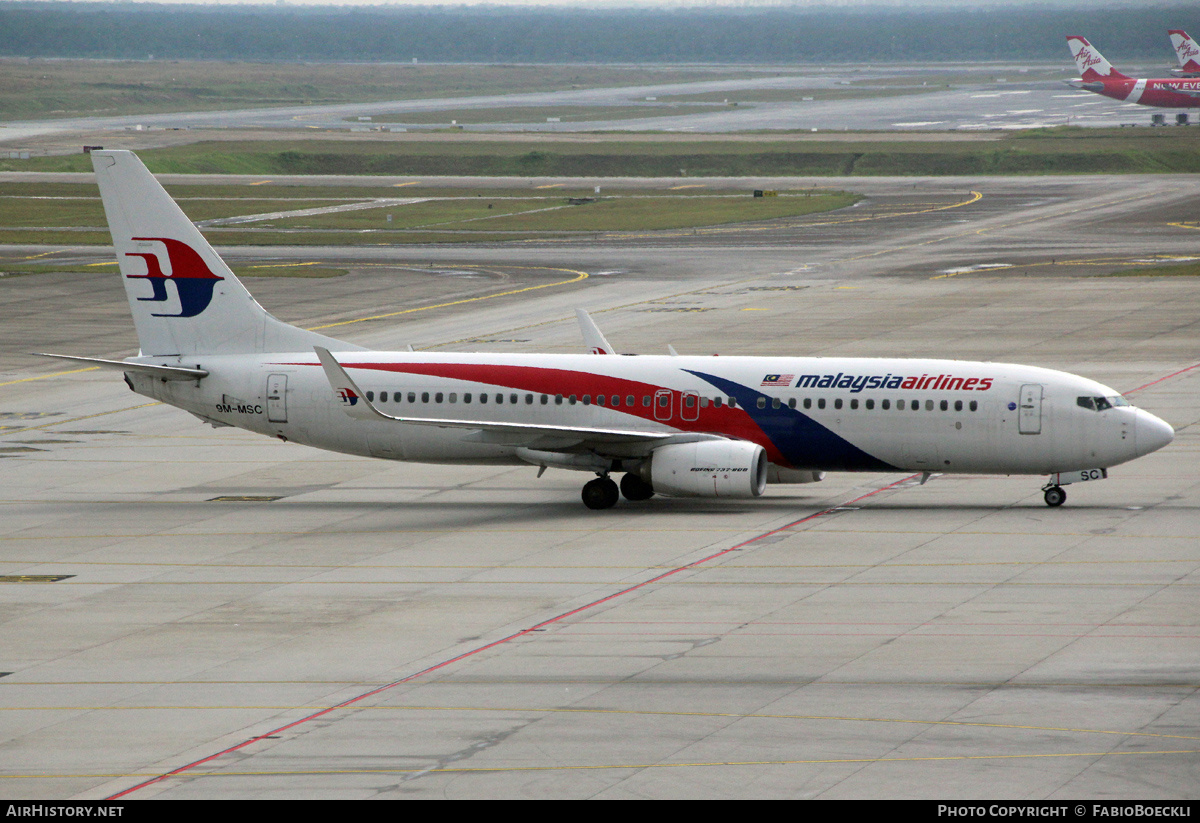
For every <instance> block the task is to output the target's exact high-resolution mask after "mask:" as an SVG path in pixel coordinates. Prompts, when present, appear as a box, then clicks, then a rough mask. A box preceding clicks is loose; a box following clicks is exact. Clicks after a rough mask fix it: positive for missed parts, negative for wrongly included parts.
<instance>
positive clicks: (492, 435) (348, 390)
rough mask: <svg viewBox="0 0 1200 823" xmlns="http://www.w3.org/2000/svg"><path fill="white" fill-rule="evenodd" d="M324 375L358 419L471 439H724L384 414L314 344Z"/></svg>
mask: <svg viewBox="0 0 1200 823" xmlns="http://www.w3.org/2000/svg"><path fill="white" fill-rule="evenodd" d="M313 349H314V350H315V351H316V353H317V357H319V358H320V360H321V367H322V368H323V369H324V370H325V377H326V378H328V380H329V385H330V386H331V387H332V388H333V392H334V394H336V395H337V396H338V397H340V398H341V400H342V409H343V410H344V411H345V412H346V414H348V415H350V416H351V417H353V418H355V419H357V420H369V421H375V422H384V421H388V422H393V423H409V424H412V425H416V426H437V427H440V428H453V429H467V430H473V431H475V432H478V433H479V434H478V435H476V436H473V437H471V438H470V439H472V440H482V441H484V442H493V443H502V444H504V445H512V446H519V445H530V444H532V445H537V446H539V447H541V448H546V447H550V444H549V443H547V442H546V441H548V440H549V441H558V443H557V445H558V447H564V448H565V447H567V446H568V445H569V446H576V445H579V444H583V443H595V444H598V445H599V444H633V443H646V444H653V445H655V446H657V445H661V444H664V443H667V442H678V441H694V440H708V439H712V440H724V439H726V438H723V437H720V436H718V435H706V434H694V433H691V432H686V433H685V432H676V431H658V432H653V431H644V430H638V429H608V428H596V427H593V426H551V425H545V424H542V423H515V422H501V421H496V420H470V419H466V418H444V417H405V416H396V415H391V414H385V413H384V412H381V411H380V410H379V409H378V408H376V407H375V406H374V405H373V404H372V403H371V401H369V400H367V397H366V394H365V393H364V392H363V391H362V390H361V389H359V388H358V385H357V384H355V382H354V380H353V379H352V378H351V377H350V375H349V374H347V373H346V370H345V369H343V368H342V366H341V364H340V363H338V362H337V359H336V358H334V356H333V355H332V354H330V353H329V350H328V349H324V348H321V347H320V346H314V347H313Z"/></svg>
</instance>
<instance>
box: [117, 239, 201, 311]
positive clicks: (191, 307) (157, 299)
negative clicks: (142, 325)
mask: <svg viewBox="0 0 1200 823" xmlns="http://www.w3.org/2000/svg"><path fill="white" fill-rule="evenodd" d="M133 239H134V240H139V241H157V242H159V243H162V244H163V245H164V246H166V248H167V261H168V262H169V263H170V266H171V273H170V274H165V273H164V272H163V270H162V264H161V261H160V260H159V255H158V253H157V252H126V253H125V256H126V257H140V258H142V259H143V260H145V261H146V272H147V273H146V274H127V275H125V276H126V277H127V278H128V279H130V280H147V281H149V282H150V285H151V287H152V288H153V289H154V291H153V293H152V295H151V296H150V297H139V298H138V300H139V301H142V302H151V303H165V302H167V301H168V300H170V295H169V294H168V293H167V281H170V282H172V283H174V284H175V292H176V294H178V295H179V313H178V314H165V313H163V314H159V313H157V312H156V313H154V315H153V316H154V317H195V316H196V315H198V314H200V312H202V311H204V310H205V309H207V308H208V304H209V303H211V302H212V298H213V289H214V288H216V285H217V283H218V282H219V281H221V280H224V279H225V278H224V277H218V276H217V275H215V274H213V273H212V271H211V270H210V269H209V268H208V265H207V264H206V263H205V262H204V259H203V258H202V257H201V256H200V255H199V254H197V253H196V250H195V249H193V248H192V247H191V246H189V245H188V244H186V243H182V242H180V241H178V240H174V239H172V238H170V237H135V238H133Z"/></svg>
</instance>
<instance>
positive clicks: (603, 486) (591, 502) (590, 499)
mask: <svg viewBox="0 0 1200 823" xmlns="http://www.w3.org/2000/svg"><path fill="white" fill-rule="evenodd" d="M582 496H583V505H585V506H587V507H588V508H589V509H611V508H612V507H613V506H615V505H616V503H617V500H619V499H620V497H621V495H620V493H619V492H618V491H617V484H616V483H614V482H613V481H611V480H609V479H608V478H607V477H597V478H596V479H595V480H590V481H588V482H587V483H585V484H584V486H583V495H582Z"/></svg>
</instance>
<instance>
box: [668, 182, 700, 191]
mask: <svg viewBox="0 0 1200 823" xmlns="http://www.w3.org/2000/svg"><path fill="white" fill-rule="evenodd" d="M706 188H708V186H705V185H704V184H703V183H696V184H695V185H692V186H671V188H670V189H669V191H679V190H680V189H706Z"/></svg>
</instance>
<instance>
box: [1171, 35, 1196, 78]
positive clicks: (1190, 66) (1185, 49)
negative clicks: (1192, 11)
mask: <svg viewBox="0 0 1200 823" xmlns="http://www.w3.org/2000/svg"><path fill="white" fill-rule="evenodd" d="M1167 34H1168V35H1170V37H1171V45H1172V46H1174V47H1175V56H1176V57H1177V58H1179V70H1180V71H1182V72H1188V73H1192V72H1200V45H1198V44H1197V43H1196V41H1195V40H1193V39H1192V38H1191V37H1190V36H1189V35H1188V33H1187V32H1186V31H1184V30H1183V29H1171V30H1170V31H1169V32H1167Z"/></svg>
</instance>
